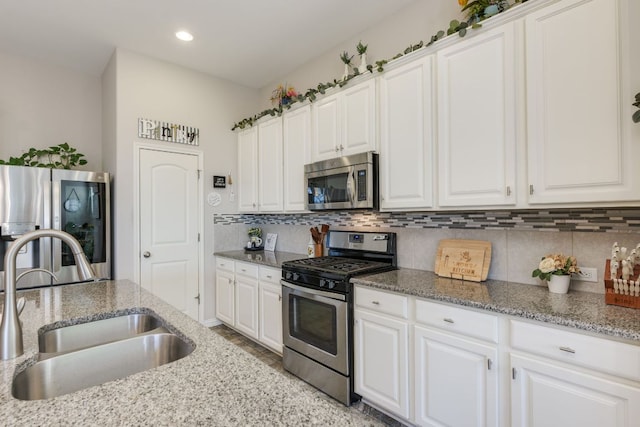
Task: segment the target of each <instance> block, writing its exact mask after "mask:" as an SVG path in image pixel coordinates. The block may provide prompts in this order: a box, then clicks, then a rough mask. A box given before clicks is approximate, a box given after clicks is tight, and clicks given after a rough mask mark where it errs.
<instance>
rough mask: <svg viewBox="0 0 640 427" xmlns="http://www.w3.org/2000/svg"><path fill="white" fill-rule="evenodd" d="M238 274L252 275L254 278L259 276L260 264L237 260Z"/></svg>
mask: <svg viewBox="0 0 640 427" xmlns="http://www.w3.org/2000/svg"><path fill="white" fill-rule="evenodd" d="M236 275H240V276H246V277H251V278H253V279H257V278H258V266H257V265H256V264H249V263H247V262H238V261H236Z"/></svg>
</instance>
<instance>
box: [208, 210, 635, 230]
mask: <svg viewBox="0 0 640 427" xmlns="http://www.w3.org/2000/svg"><path fill="white" fill-rule="evenodd" d="M318 223H327V224H330V225H332V226H337V227H373V228H386V227H402V228H441V229H469V230H532V231H535V230H540V231H581V232H601V233H602V232H618V233H629V232H640V208H597V209H592V208H585V209H539V210H538V209H536V210H531V209H527V210H496V211H467V212H459V211H456V212H373V211H335V212H319V213H303V214H215V215H214V224H216V225H228V224H248V225H266V224H277V225H310V226H311V225H317V224H318Z"/></svg>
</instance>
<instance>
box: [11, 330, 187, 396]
mask: <svg viewBox="0 0 640 427" xmlns="http://www.w3.org/2000/svg"><path fill="white" fill-rule="evenodd" d="M92 323H95V322H92ZM193 349H194V346H193V345H192V344H189V343H187V342H185V341H184V340H182V339H181V338H179V337H178V336H177V335H174V334H171V333H155V334H149V335H139V336H136V337H133V338H128V339H124V340H120V341H115V342H111V343H108V344H102V345H97V346H94V347H89V348H84V349H81V350H77V351H72V352H69V353H62V354H58V355H55V356H51V355H44V357H46V358H45V359H42V360H39V361H37V362H36V363H35V364H33V365H31V366H29V367H28V368H26V369H25V370H24V371H22V372H20V373H18V374H17V375H16V377H15V378H14V380H13V386H12V390H11V392H12V394H13V396H14V397H15V398H16V399H22V400H36V399H48V398H51V397H56V396H61V395H63V394H67V393H72V392H74V391H78V390H82V389H84V388H87V387H91V386H95V385H99V384H103V383H105V382H107V381H112V380H116V379H119V378H124V377H126V376H129V375H132V374H135V373H138V372H142V371H146V370H147V369H152V368H155V367H158V366H161V365H164V364H166V363H170V362H173V361H175V360H178V359H181V358H183V357H185V356H187V355H189V354H190V353H191V352H192V351H193ZM40 356H41V358H42V356H43V355H42V354H41V355H40Z"/></svg>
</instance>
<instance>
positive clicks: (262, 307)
mask: <svg viewBox="0 0 640 427" xmlns="http://www.w3.org/2000/svg"><path fill="white" fill-rule="evenodd" d="M280 276H281V270H279V269H275V268H269V267H263V266H260V285H259V310H258V311H259V315H260V319H259V329H260V337H259V339H260V342H261V343H263V344H265V345H266V346H268V347H270V348H271V349H272V350H274V351H276V352H277V353H279V354H282V286H281V285H280Z"/></svg>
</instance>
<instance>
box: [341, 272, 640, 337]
mask: <svg viewBox="0 0 640 427" xmlns="http://www.w3.org/2000/svg"><path fill="white" fill-rule="evenodd" d="M351 282H352V283H354V284H359V285H365V286H369V287H372V288H378V289H383V290H387V291H394V292H399V293H403V294H407V295H413V296H417V297H422V298H427V299H432V300H437V301H442V302H448V303H452V304H457V305H461V306H465V307H472V308H478V309H483V310H488V311H492V312H496V313H502V314H506V315H511V316H517V317H523V318H526V319H533V320H538V321H541V322H546V323H551V324H555V325H560V326H568V327H572V328H577V329H580V330H583V331H587V332H593V333H598V334H604V335H609V336H612V337H617V338H622V339H626V340H633V341H639V342H638V343H637V344H640V310H635V309H632V308H626V307H619V306H615V305H607V304H605V302H604V295H603V294H596V293H592V292H579V291H569V293H568V294H554V293H551V292H549V291H548V290H547V288H546V287H543V286H535V285H525V284H521V283H509V282H504V281H498V280H487V281H485V282H481V283H476V282H463V281H462V280H456V279H448V278H443V277H439V276H437V275H436V274H435V273H433V272H430V271H423V270H413V269H407V268H400V269H398V270H394V271H389V272H386V273H380V274H372V275H367V276H358V277H357V278H353V279H351Z"/></svg>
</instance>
